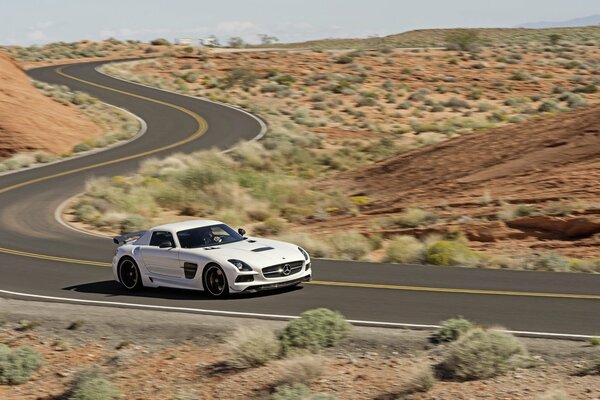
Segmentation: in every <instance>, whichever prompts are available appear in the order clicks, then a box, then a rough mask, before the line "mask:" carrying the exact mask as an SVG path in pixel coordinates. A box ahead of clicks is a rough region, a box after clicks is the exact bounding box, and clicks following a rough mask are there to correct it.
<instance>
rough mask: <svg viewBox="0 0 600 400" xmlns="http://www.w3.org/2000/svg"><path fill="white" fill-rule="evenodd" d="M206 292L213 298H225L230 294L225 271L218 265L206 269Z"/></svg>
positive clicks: (204, 277)
mask: <svg viewBox="0 0 600 400" xmlns="http://www.w3.org/2000/svg"><path fill="white" fill-rule="evenodd" d="M202 283H203V284H204V291H206V292H207V293H208V294H210V295H211V296H213V297H225V296H227V295H228V294H229V284H228V283H227V276H226V275H225V272H223V269H221V267H219V266H218V265H216V264H210V265H208V266H207V267H206V268H204V274H203V276H202Z"/></svg>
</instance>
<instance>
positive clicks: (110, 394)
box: [68, 368, 120, 400]
mask: <svg viewBox="0 0 600 400" xmlns="http://www.w3.org/2000/svg"><path fill="white" fill-rule="evenodd" d="M119 397H120V394H119V390H118V389H117V388H116V387H115V386H114V385H113V384H112V383H111V382H110V381H109V380H108V379H107V378H106V377H105V376H104V374H102V373H101V372H100V370H99V369H97V368H90V369H86V370H84V371H82V372H80V373H79V374H77V376H76V377H75V379H74V380H73V382H72V383H71V390H70V393H69V396H68V399H69V400H115V399H117V398H119Z"/></svg>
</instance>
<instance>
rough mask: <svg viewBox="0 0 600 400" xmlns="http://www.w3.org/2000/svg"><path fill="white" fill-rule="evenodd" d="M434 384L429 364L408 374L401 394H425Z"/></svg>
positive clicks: (434, 380)
mask: <svg viewBox="0 0 600 400" xmlns="http://www.w3.org/2000/svg"><path fill="white" fill-rule="evenodd" d="M435 382H436V379H435V375H434V374H433V369H432V368H431V366H429V364H425V365H422V366H418V367H416V368H414V369H413V370H412V371H410V372H409V375H408V379H407V382H406V383H405V384H404V385H403V387H402V393H403V394H413V393H426V392H428V391H430V390H431V388H433V386H434V385H435Z"/></svg>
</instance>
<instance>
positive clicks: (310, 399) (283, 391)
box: [271, 383, 335, 400]
mask: <svg viewBox="0 0 600 400" xmlns="http://www.w3.org/2000/svg"><path fill="white" fill-rule="evenodd" d="M271 400H335V397H334V396H331V395H328V394H324V393H313V392H312V391H311V390H310V388H309V387H308V386H306V385H303V384H301V383H296V384H294V385H281V386H278V387H276V388H275V393H273V394H272V395H271Z"/></svg>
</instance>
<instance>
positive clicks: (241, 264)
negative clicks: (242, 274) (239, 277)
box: [227, 260, 252, 271]
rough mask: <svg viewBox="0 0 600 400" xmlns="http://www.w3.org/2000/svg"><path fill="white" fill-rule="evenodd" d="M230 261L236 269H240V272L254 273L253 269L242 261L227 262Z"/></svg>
mask: <svg viewBox="0 0 600 400" xmlns="http://www.w3.org/2000/svg"><path fill="white" fill-rule="evenodd" d="M227 261H229V262H230V263H231V264H233V266H234V267H236V268H237V269H238V271H252V268H251V267H250V266H249V265H248V264H246V263H245V262H243V261H241V260H227Z"/></svg>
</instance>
